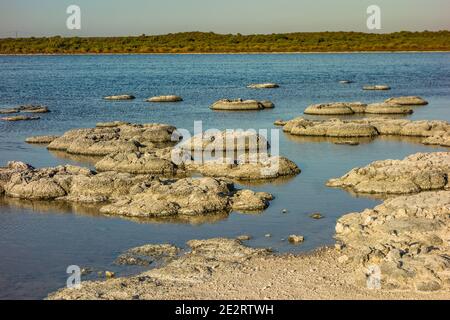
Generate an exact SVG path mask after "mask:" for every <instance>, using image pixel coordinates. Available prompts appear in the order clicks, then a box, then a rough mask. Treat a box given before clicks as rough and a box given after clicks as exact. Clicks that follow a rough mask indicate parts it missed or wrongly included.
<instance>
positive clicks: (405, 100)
mask: <svg viewBox="0 0 450 320" xmlns="http://www.w3.org/2000/svg"><path fill="white" fill-rule="evenodd" d="M385 103H389V104H396V105H402V106H425V105H427V104H428V101H426V100H424V99H423V98H421V97H418V96H406V97H395V98H389V99H387V100H386V101H385Z"/></svg>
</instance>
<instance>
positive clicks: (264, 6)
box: [0, 0, 450, 37]
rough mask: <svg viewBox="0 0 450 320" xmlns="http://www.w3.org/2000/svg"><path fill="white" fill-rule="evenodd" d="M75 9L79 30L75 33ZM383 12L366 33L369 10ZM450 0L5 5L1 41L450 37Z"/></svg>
mask: <svg viewBox="0 0 450 320" xmlns="http://www.w3.org/2000/svg"><path fill="white" fill-rule="evenodd" d="M69 5H78V6H79V7H80V9H81V30H69V29H68V28H67V27H66V20H67V18H68V17H69V14H67V13H66V9H67V7H68V6H69ZM370 5H378V6H379V7H380V9H381V30H376V31H373V30H368V28H367V26H366V20H367V17H368V14H367V13H366V10H367V7H368V6H370ZM449 17H450V1H449V0H127V1H124V0H0V37H14V36H16V33H17V35H18V36H19V37H30V36H51V35H61V36H122V35H140V34H147V35H152V34H166V33H170V32H172V33H174V32H184V31H205V32H209V31H212V32H216V33H242V34H253V33H284V32H312V31H362V32H382V33H385V32H395V31H402V30H407V31H423V30H432V31H434V30H449V29H450V18H449Z"/></svg>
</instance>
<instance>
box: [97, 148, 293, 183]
mask: <svg viewBox="0 0 450 320" xmlns="http://www.w3.org/2000/svg"><path fill="white" fill-rule="evenodd" d="M203 156H204V154H203V153H202V154H201V155H200V159H195V153H194V154H191V153H190V152H185V151H184V150H183V149H177V148H175V149H172V148H166V149H157V150H154V151H148V152H131V153H126V152H117V153H112V154H109V155H107V156H105V157H104V158H102V159H101V160H100V161H98V162H97V163H96V165H95V168H96V169H97V170H98V171H117V172H127V173H133V174H153V175H160V176H165V177H173V176H184V175H186V174H188V173H189V174H192V173H200V174H201V175H203V176H208V177H226V178H230V179H234V180H260V179H274V178H278V177H282V176H292V175H296V174H298V173H300V169H299V168H298V167H297V165H296V164H295V163H293V162H292V161H290V160H288V159H286V158H284V157H276V156H273V157H272V156H270V155H269V154H267V153H265V154H263V153H251V154H248V153H247V154H242V155H240V156H239V157H238V158H237V159H234V158H227V157H226V156H223V157H222V156H218V157H216V158H215V159H210V160H208V159H205V158H204V157H203Z"/></svg>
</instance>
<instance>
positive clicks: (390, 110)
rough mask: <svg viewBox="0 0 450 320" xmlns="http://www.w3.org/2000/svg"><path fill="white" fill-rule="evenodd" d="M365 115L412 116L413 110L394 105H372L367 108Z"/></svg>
mask: <svg viewBox="0 0 450 320" xmlns="http://www.w3.org/2000/svg"><path fill="white" fill-rule="evenodd" d="M365 113H370V114H411V113H413V110H412V109H411V108H408V107H404V106H402V105H395V104H392V103H372V104H369V105H368V106H367V108H366V109H365Z"/></svg>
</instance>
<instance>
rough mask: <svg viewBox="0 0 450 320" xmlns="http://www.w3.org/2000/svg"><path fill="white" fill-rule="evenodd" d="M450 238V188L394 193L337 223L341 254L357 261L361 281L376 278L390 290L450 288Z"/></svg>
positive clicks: (382, 286) (362, 282)
mask: <svg viewBox="0 0 450 320" xmlns="http://www.w3.org/2000/svg"><path fill="white" fill-rule="evenodd" d="M449 237H450V191H432V192H422V193H419V194H416V195H408V196H400V197H396V198H392V199H389V200H386V201H385V202H384V203H383V204H381V205H379V206H377V207H375V208H374V209H366V210H364V211H363V212H360V213H350V214H347V215H345V216H343V217H342V218H340V219H339V220H338V222H337V224H336V238H337V240H338V241H339V242H340V243H341V247H343V248H344V249H343V253H344V255H343V256H342V257H346V259H345V260H346V263H353V264H354V265H355V273H356V274H357V275H359V277H360V280H361V285H366V283H367V284H369V283H370V282H371V281H373V280H375V281H379V285H380V286H381V288H382V289H385V290H386V289H388V290H389V289H403V290H404V289H407V290H419V291H436V290H448V289H449V288H450V274H449V272H448V271H449V270H450V246H449V242H448V239H449ZM350 250H351V254H347V255H345V253H346V251H350ZM364 275H365V276H364ZM374 277H378V279H377V278H374ZM372 283H373V282H372Z"/></svg>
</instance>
